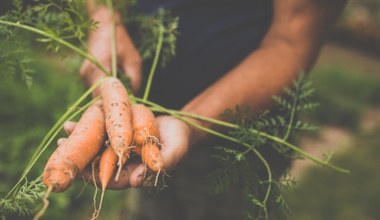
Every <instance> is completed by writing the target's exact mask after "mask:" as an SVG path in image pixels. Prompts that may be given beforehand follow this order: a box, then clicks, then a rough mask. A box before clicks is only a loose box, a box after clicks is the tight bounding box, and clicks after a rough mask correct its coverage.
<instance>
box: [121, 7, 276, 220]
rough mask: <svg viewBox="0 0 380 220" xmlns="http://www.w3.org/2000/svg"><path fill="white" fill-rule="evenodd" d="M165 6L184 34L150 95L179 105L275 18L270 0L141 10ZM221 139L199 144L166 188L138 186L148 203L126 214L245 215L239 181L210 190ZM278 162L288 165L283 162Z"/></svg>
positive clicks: (141, 219) (255, 42) (237, 58)
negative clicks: (226, 188) (223, 191)
mask: <svg viewBox="0 0 380 220" xmlns="http://www.w3.org/2000/svg"><path fill="white" fill-rule="evenodd" d="M159 7H163V8H166V9H169V10H170V11H171V13H172V15H173V16H178V17H179V29H178V31H179V36H178V42H177V46H176V56H175V58H174V59H172V60H171V62H170V63H169V64H168V65H167V66H166V67H165V68H163V69H159V70H158V71H157V72H156V75H155V78H154V81H153V85H152V86H153V87H152V90H151V93H150V97H149V99H150V100H152V101H154V102H157V103H160V104H161V105H163V106H165V107H169V108H175V109H179V108H181V107H182V106H183V105H184V104H186V103H187V102H188V101H189V100H191V99H192V98H193V97H194V96H196V95H197V94H198V93H200V92H201V91H202V90H204V89H205V88H207V87H208V86H209V85H210V84H212V83H213V82H215V81H216V80H217V79H218V78H220V77H221V76H222V75H223V74H225V73H227V72H228V71H229V70H231V69H232V68H234V67H235V66H236V65H237V64H239V63H240V62H241V61H242V60H243V59H244V58H245V57H246V56H247V55H248V54H250V53H251V52H252V51H254V50H255V49H257V47H258V46H259V44H260V42H261V40H262V38H263V36H264V35H265V33H266V31H267V29H268V27H269V25H270V23H271V20H272V1H270V0H140V1H138V5H137V7H136V11H138V12H143V13H147V14H150V13H154V12H155V11H156V10H157V9H158V8H159ZM220 98H223V97H220ZM216 145H222V146H226V145H225V143H224V144H222V143H217V142H210V143H207V144H203V145H202V146H199V147H194V148H193V149H192V151H191V152H190V153H189V155H188V156H187V158H186V159H185V160H184V161H183V163H182V164H181V165H180V166H179V167H178V168H177V169H176V170H175V171H173V172H171V173H169V175H170V177H166V178H165V183H166V184H167V185H168V187H167V188H165V189H164V190H162V191H161V192H159V193H155V192H152V191H151V193H149V192H147V191H146V190H144V189H143V190H141V189H140V190H132V191H133V192H132V193H137V194H138V197H137V198H138V200H139V201H138V202H139V203H141V204H142V205H139V207H141V208H142V209H141V210H131V209H132V208H131V209H128V208H127V210H126V213H125V214H124V215H123V218H125V219H131V220H160V219H165V220H206V219H207V220H208V219H219V220H227V219H241V218H240V217H239V216H241V212H242V202H243V200H244V198H245V195H244V192H243V190H242V188H241V186H240V185H239V184H237V185H235V186H234V187H233V188H232V189H231V190H229V191H228V192H227V193H226V194H222V195H213V194H210V191H209V186H208V184H207V181H206V179H207V175H208V174H210V172H212V171H214V170H215V169H216V168H217V167H218V164H215V163H214V162H213V161H212V160H211V159H210V155H211V154H212V153H213V152H212V147H214V146H216ZM272 153H273V152H272ZM271 159H273V160H275V159H274V157H272V158H271ZM277 159H278V158H277ZM253 160H254V161H255V162H254V164H258V165H255V166H254V167H257V169H258V170H257V172H262V171H263V170H260V169H262V167H263V166H262V164H260V162H258V159H257V158H253ZM278 166H279V167H283V164H282V162H280V163H278ZM264 173H265V172H264ZM264 175H265V174H264ZM133 198H136V197H133Z"/></svg>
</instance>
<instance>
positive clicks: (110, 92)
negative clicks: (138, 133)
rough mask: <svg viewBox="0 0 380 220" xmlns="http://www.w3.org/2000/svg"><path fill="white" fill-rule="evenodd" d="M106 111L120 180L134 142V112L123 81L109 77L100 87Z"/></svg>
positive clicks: (108, 132) (107, 124)
mask: <svg viewBox="0 0 380 220" xmlns="http://www.w3.org/2000/svg"><path fill="white" fill-rule="evenodd" d="M100 94H101V97H102V100H103V108H104V112H105V120H106V130H107V134H108V137H109V139H110V143H111V146H112V148H113V149H114V151H115V153H116V155H117V156H118V164H117V165H118V166H119V169H118V172H117V175H116V178H115V179H116V180H118V177H119V174H120V171H121V168H122V166H123V165H124V164H125V162H126V161H127V159H128V158H129V151H130V145H131V142H132V113H131V108H130V103H129V97H128V92H127V90H126V88H125V87H124V85H123V84H122V83H121V81H120V80H119V79H117V78H115V77H107V79H105V81H104V82H103V83H102V85H101V87H100Z"/></svg>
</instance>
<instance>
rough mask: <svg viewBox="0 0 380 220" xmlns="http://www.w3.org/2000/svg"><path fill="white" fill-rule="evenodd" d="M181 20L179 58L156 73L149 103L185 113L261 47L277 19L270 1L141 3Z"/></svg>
mask: <svg viewBox="0 0 380 220" xmlns="http://www.w3.org/2000/svg"><path fill="white" fill-rule="evenodd" d="M159 7H163V8H166V9H168V10H169V11H170V12H171V13H172V15H173V16H175V17H179V27H178V31H179V36H178V41H177V45H176V56H175V58H174V59H173V60H172V61H171V62H170V63H169V64H168V65H167V66H166V67H165V68H164V69H159V70H158V71H157V72H156V75H155V78H154V82H153V87H152V90H151V93H150V94H151V95H150V99H151V100H152V101H155V102H158V103H161V104H162V105H163V106H166V107H169V108H176V109H177V108H181V107H182V106H183V105H184V104H186V103H187V102H188V101H189V100H190V99H192V98H193V97H194V96H196V95H197V94H198V93H200V92H201V91H202V90H204V89H205V88H206V87H208V86H209V85H210V84H211V83H213V82H214V81H216V80H217V79H218V78H220V77H221V76H222V75H223V74H225V73H226V72H228V71H229V70H230V69H232V68H233V67H234V66H236V65H237V64H238V63H239V62H241V61H242V60H243V59H244V58H245V57H246V56H247V55H248V54H249V53H251V52H252V51H253V50H254V49H256V48H257V47H258V45H259V44H260V42H261V39H262V37H263V35H264V34H265V33H266V31H267V29H268V26H269V25H270V23H271V20H272V1H270V0H140V1H138V5H137V7H136V11H137V12H142V13H146V14H151V13H154V12H155V11H156V10H157V9H158V8H159Z"/></svg>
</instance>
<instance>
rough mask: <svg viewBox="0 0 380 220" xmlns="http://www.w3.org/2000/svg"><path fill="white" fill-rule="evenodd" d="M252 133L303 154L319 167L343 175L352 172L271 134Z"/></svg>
mask: <svg viewBox="0 0 380 220" xmlns="http://www.w3.org/2000/svg"><path fill="white" fill-rule="evenodd" d="M252 132H254V133H257V134H259V135H261V136H263V137H266V138H268V139H270V140H273V141H275V142H277V143H280V144H283V145H285V146H287V147H288V148H290V149H292V150H294V151H295V152H297V153H299V154H301V155H302V156H304V157H305V158H307V159H309V160H311V161H313V162H315V163H317V164H319V165H322V166H325V167H328V168H331V169H333V170H336V171H339V172H342V173H350V170H347V169H344V168H340V167H337V166H335V165H333V164H331V163H329V162H328V161H324V160H321V159H318V158H316V157H314V156H312V155H311V154H309V153H307V152H305V151H303V150H301V149H300V148H299V147H297V146H295V145H293V144H291V143H289V142H287V141H285V140H283V139H281V138H278V137H276V136H272V135H269V134H266V133H262V132H259V131H256V130H252Z"/></svg>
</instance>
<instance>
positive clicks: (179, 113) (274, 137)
mask: <svg viewBox="0 0 380 220" xmlns="http://www.w3.org/2000/svg"><path fill="white" fill-rule="evenodd" d="M139 101H143V100H141V99H140V100H139ZM152 106H153V109H154V110H157V111H161V112H165V113H169V114H171V115H173V114H176V115H178V116H188V117H192V118H194V119H198V120H202V121H206V122H210V123H213V124H216V125H220V126H224V127H227V128H234V129H238V128H239V126H238V125H236V124H232V123H229V122H225V121H221V120H217V119H213V118H208V117H204V116H200V115H196V114H193V113H189V112H183V111H177V110H171V109H165V110H164V111H163V110H162V108H163V107H162V108H156V106H155V105H152ZM250 131H251V132H252V133H255V134H257V135H260V136H262V137H266V138H268V139H270V140H272V141H275V142H277V143H280V144H283V145H285V146H287V147H289V148H290V149H292V150H294V151H296V152H297V153H299V154H301V155H302V156H304V157H305V158H307V159H309V160H311V161H313V162H315V163H317V164H319V165H321V166H325V167H329V168H331V169H333V170H336V171H339V172H342V173H350V171H349V170H347V169H343V168H340V167H337V166H335V165H332V164H330V163H328V162H327V161H324V160H321V159H318V158H316V157H314V156H313V155H311V154H309V153H307V152H306V151H304V150H301V149H300V148H299V147H297V146H295V145H293V144H290V143H289V142H287V141H286V140H284V139H281V138H278V137H276V136H273V135H270V134H268V133H265V132H261V131H258V130H256V129H250Z"/></svg>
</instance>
